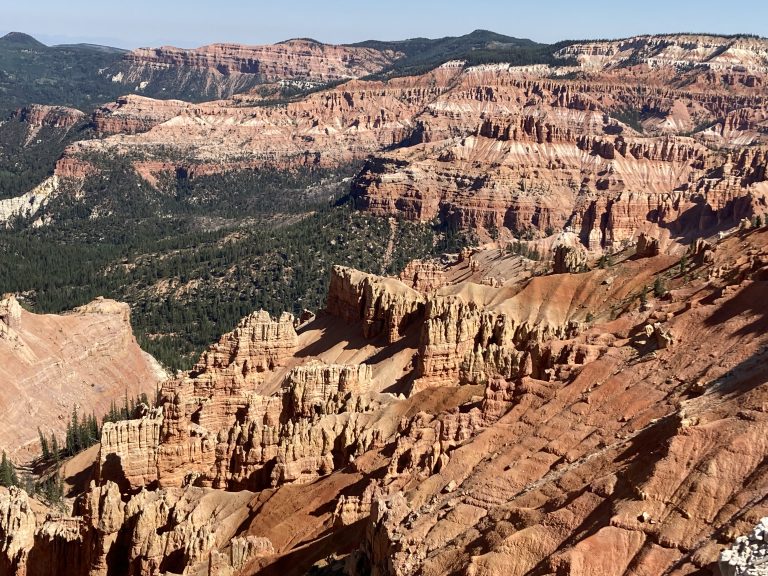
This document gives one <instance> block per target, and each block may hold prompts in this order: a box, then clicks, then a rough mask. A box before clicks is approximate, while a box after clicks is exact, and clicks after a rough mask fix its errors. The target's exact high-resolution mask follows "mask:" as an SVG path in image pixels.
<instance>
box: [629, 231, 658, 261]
mask: <svg viewBox="0 0 768 576" xmlns="http://www.w3.org/2000/svg"><path fill="white" fill-rule="evenodd" d="M660 250H661V249H660V247H659V239H658V238H652V237H650V236H647V235H646V234H644V233H641V234H640V236H639V237H638V238H637V247H636V249H635V254H636V255H637V256H638V257H640V258H651V257H653V256H658V255H659V252H660Z"/></svg>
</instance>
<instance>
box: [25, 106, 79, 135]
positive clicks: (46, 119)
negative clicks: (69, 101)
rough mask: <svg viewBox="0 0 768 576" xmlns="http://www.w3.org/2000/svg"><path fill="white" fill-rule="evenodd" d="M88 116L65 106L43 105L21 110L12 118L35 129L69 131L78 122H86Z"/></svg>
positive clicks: (26, 107)
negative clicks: (46, 128) (45, 127)
mask: <svg viewBox="0 0 768 576" xmlns="http://www.w3.org/2000/svg"><path fill="white" fill-rule="evenodd" d="M85 117H86V115H85V114H84V113H83V112H81V111H80V110H76V109H75V108H67V107H65V106H45V105H43V104H30V105H29V106H25V107H24V108H19V109H18V110H16V112H14V114H13V116H12V118H13V119H16V120H18V121H19V122H25V123H26V124H28V125H29V126H30V127H32V128H33V129H35V128H37V129H39V128H42V127H43V126H48V127H51V128H59V129H63V130H69V129H70V128H72V127H73V126H75V125H76V124H77V123H78V122H80V121H82V120H84V119H85Z"/></svg>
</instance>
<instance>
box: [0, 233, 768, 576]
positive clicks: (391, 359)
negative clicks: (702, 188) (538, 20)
mask: <svg viewBox="0 0 768 576" xmlns="http://www.w3.org/2000/svg"><path fill="white" fill-rule="evenodd" d="M569 240H570V237H568V236H565V237H563V238H562V239H561V241H562V243H561V244H560V245H562V246H568V242H569ZM646 244H647V242H646ZM651 252H653V251H651ZM614 258H615V261H616V263H615V264H611V265H608V266H605V267H602V268H601V267H595V268H593V269H592V270H591V271H580V272H579V273H569V272H564V273H562V274H549V275H536V274H535V270H532V269H530V268H528V269H527V273H526V272H521V267H520V264H521V261H520V257H519V256H513V255H509V254H507V255H502V254H499V253H498V250H497V249H488V250H478V251H476V252H474V253H465V254H463V255H462V258H461V259H460V260H459V261H458V262H457V263H455V264H453V265H451V266H448V267H442V268H439V267H438V265H437V264H435V263H433V264H432V265H431V266H428V267H426V268H428V269H429V270H430V275H432V276H436V275H438V273H439V276H440V277H441V283H442V286H441V287H439V288H432V289H430V290H429V291H428V292H426V293H421V292H418V291H417V290H415V289H413V288H410V287H408V286H406V285H405V284H404V283H403V282H401V281H398V280H394V279H386V278H378V277H375V276H371V275H367V274H362V273H358V272H355V271H353V270H349V269H345V268H340V267H337V268H335V269H334V271H333V276H332V279H331V284H330V289H329V295H328V311H327V312H326V313H325V314H319V315H318V316H317V318H315V319H314V320H312V321H310V322H309V323H307V324H304V325H302V326H301V327H300V328H298V329H297V330H294V329H293V321H292V318H291V317H290V316H288V315H285V316H283V317H281V318H279V319H272V318H269V317H268V316H267V315H265V314H263V313H256V314H254V315H252V316H251V317H249V318H247V319H245V320H244V321H243V322H242V323H241V325H240V326H239V327H238V328H237V329H236V330H235V331H234V332H233V333H230V334H228V335H225V336H224V337H222V339H221V341H220V342H219V343H217V344H216V345H214V346H213V347H211V349H210V350H209V351H208V352H207V353H206V354H204V355H203V357H202V358H201V361H200V362H199V363H198V365H197V366H196V367H195V369H194V370H193V371H191V372H189V373H187V374H185V375H183V376H181V377H179V378H176V379H173V380H169V381H167V382H166V383H165V384H164V385H163V387H162V402H161V406H160V407H158V408H157V409H155V410H153V411H151V412H150V413H148V414H147V415H146V416H145V417H144V418H143V419H139V420H133V421H128V422H120V423H117V424H114V425H108V426H106V427H105V428H104V433H103V437H102V445H101V454H100V458H99V469H100V474H99V480H98V482H97V483H95V484H93V485H92V486H91V487H90V488H89V489H88V490H86V491H85V492H83V493H82V494H81V495H80V496H79V497H78V499H77V502H76V505H75V511H74V512H75V516H74V517H71V518H68V517H58V516H56V515H53V516H52V515H49V514H48V515H47V513H46V511H45V509H43V508H41V507H40V505H39V504H38V503H36V502H35V501H32V500H29V499H28V498H27V497H26V496H25V495H24V494H23V493H21V492H19V491H11V492H10V493H8V494H5V493H3V494H0V511H2V514H0V535H2V534H4V535H5V536H4V537H3V539H2V548H0V562H3V563H4V564H2V565H3V566H5V567H9V566H13V567H14V569H15V570H17V572H19V573H24V572H23V570H27V573H28V574H32V573H34V574H38V573H39V574H47V573H56V572H52V570H58V569H60V570H62V571H65V572H66V573H68V574H77V575H80V574H106V573H109V567H110V566H114V562H117V561H119V562H120V563H121V565H124V566H129V567H130V569H131V571H132V572H133V573H136V574H153V573H156V572H158V571H171V572H175V573H181V572H183V571H184V570H186V571H187V572H188V573H193V574H198V573H201V574H205V573H206V571H209V572H210V571H211V570H214V571H215V570H219V571H220V572H218V573H221V574H231V575H236V574H243V575H245V574H258V573H261V572H262V570H265V571H267V572H269V571H274V570H277V569H279V568H280V567H281V566H283V567H284V566H285V565H286V563H290V564H291V566H293V567H294V569H295V570H297V571H299V572H301V571H304V572H306V571H307V570H309V569H310V568H311V567H312V565H314V564H315V563H317V562H327V561H328V558H329V557H330V556H331V555H336V557H337V558H341V560H340V561H339V562H340V563H346V566H347V569H348V571H349V572H350V573H352V574H363V573H371V574H379V575H394V574H413V573H416V572H423V573H428V574H432V573H435V574H437V573H445V572H447V571H448V572H458V573H465V572H466V573H475V574H496V573H505V574H520V575H524V574H539V573H545V574H561V573H563V574H584V575H586V574H590V575H603V574H605V575H607V574H614V575H615V574H621V575H625V574H626V575H627V576H629V575H630V574H638V573H647V574H661V573H669V574H690V573H695V572H697V571H699V572H701V573H707V571H711V570H716V565H717V561H718V558H719V555H720V552H721V551H722V550H723V549H724V548H725V547H726V544H727V543H728V542H730V541H732V540H733V539H734V538H735V537H736V536H738V535H739V534H743V533H747V532H748V531H749V530H751V528H752V526H754V525H755V524H758V522H759V521H760V518H762V517H763V516H765V515H766V513H768V508H766V506H765V505H764V502H763V501H764V498H763V496H764V495H765V493H766V490H768V485H767V484H766V482H765V481H764V479H765V478H766V477H767V476H766V474H765V470H764V468H765V462H766V461H767V459H766V456H768V443H766V441H765V438H766V426H768V420H767V419H766V417H765V409H764V408H765V406H764V404H765V398H766V389H765V381H766V376H767V374H766V363H765V362H764V355H765V350H766V349H768V338H767V337H766V336H765V335H766V334H768V331H766V328H767V327H768V326H766V317H765V314H764V310H763V309H762V308H761V306H760V302H762V300H763V299H764V291H765V283H766V281H768V232H766V230H765V229H761V230H756V231H751V230H743V231H740V232H734V233H731V235H726V236H725V237H723V238H722V239H720V240H719V241H715V242H713V243H709V244H705V243H704V242H701V243H700V245H697V246H694V247H693V248H692V249H691V253H690V255H689V258H688V263H684V267H685V270H684V273H682V274H679V273H678V268H679V263H678V260H677V258H673V257H670V256H666V255H664V254H658V255H652V253H648V251H644V252H643V253H642V254H638V255H637V257H634V255H633V253H632V251H631V250H629V251H624V252H621V253H617V254H615V255H614ZM587 264H588V266H587V267H590V266H593V264H594V263H593V262H592V261H589V260H588V261H587ZM424 267H425V266H424V264H423V263H421V264H414V265H413V266H412V267H411V268H410V269H411V270H412V271H413V270H417V269H422V268H424ZM504 270H507V272H506V273H505V272H504ZM523 270H525V268H524V267H523ZM490 274H493V275H494V276H493V277H494V278H497V281H496V282H494V283H490V284H489V283H485V282H483V281H482V280H483V279H484V278H487V277H488V276H489V275H490ZM521 275H522V279H520V278H521ZM657 277H661V278H663V281H664V282H665V283H666V285H667V288H668V293H667V295H665V296H664V297H663V298H655V297H654V296H653V295H650V294H649V295H648V302H646V303H645V304H644V305H642V306H639V301H638V298H639V295H640V293H641V292H642V291H643V288H644V287H647V286H649V285H651V284H653V283H654V280H655V278H657ZM505 278H506V279H505ZM15 310H17V309H16V307H12V306H7V307H6V312H4V313H3V315H2V317H3V318H4V319H5V320H4V322H6V325H9V324H13V323H14V322H17V320H15V319H16V318H17V317H18V316H19V314H18V313H17V312H15ZM410 310H415V311H416V314H414V315H412V316H410V321H409V322H408V323H407V324H405V325H404V324H401V323H400V322H399V321H396V320H395V321H394V322H390V320H392V319H401V318H404V317H405V316H404V315H403V314H404V313H405V312H406V311H410ZM21 320H22V322H23V321H24V316H23V312H22V313H21ZM372 326H376V327H377V328H376V329H375V330H371V327H372ZM400 326H403V328H404V329H403V330H402V331H400V330H399V329H397V330H392V329H390V327H400ZM742 548H743V546H742V547H741V548H739V547H738V546H737V549H738V550H739V551H738V552H733V553H730V554H731V555H730V556H729V555H728V554H726V555H725V556H724V557H726V559H727V558H734V559H736V558H737V556H736V555H737V553H738V554H740V555H741V556H744V555H745V554H746V552H745V551H744V550H742ZM299 550H300V554H299V553H297V552H298V551H299ZM750 550H751V549H750ZM750 554H751V553H750ZM741 556H738V558H741ZM750 557H751V556H750ZM745 558H746V556H745ZM64 561H66V568H63V567H62V566H63V565H62V562H64ZM734 561H736V560H734ZM738 562H741V560H738ZM738 562H737V563H738ZM745 562H751V560H749V558H747V559H746V560H745ZM739 565H741V564H739ZM745 565H746V564H745ZM40 566H46V567H47V568H40ZM337 567H340V564H338V565H337ZM39 569H41V570H43V571H35V570H39ZM46 570H49V571H48V572H46ZM59 573H64V572H59Z"/></svg>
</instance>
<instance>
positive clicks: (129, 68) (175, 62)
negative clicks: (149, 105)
mask: <svg viewBox="0 0 768 576" xmlns="http://www.w3.org/2000/svg"><path fill="white" fill-rule="evenodd" d="M399 56H400V54H398V53H396V52H392V51H379V50H375V49H371V48H355V47H348V46H334V45H329V44H321V43H320V42H315V41H312V40H302V39H297V40H288V41H286V42H280V43H279V44H273V45H266V46H244V45H242V44H211V45H209V46H202V47H200V48H195V49H191V50H184V49H181V48H174V47H172V46H163V47H161V48H139V49H136V50H133V51H131V52H129V53H127V54H126V55H125V56H124V57H123V59H122V61H121V62H119V63H118V64H116V65H114V66H112V67H111V68H108V69H106V70H103V71H101V73H102V74H105V75H109V76H110V77H111V79H112V81H113V82H117V83H120V84H123V85H125V86H126V89H127V90H135V91H136V92H139V93H147V94H154V95H159V94H161V93H162V90H163V89H164V88H165V87H167V86H171V85H172V87H173V90H174V93H190V94H195V95H196V99H206V98H207V99H214V98H227V97H230V96H232V95H234V94H236V93H240V92H246V91H248V90H250V89H252V88H254V87H256V86H258V85H260V84H266V83H272V82H284V83H288V84H290V83H295V84H297V85H306V86H314V85H319V84H324V83H327V82H331V81H334V80H340V79H346V78H356V77H360V76H367V75H368V74H372V73H374V72H378V71H380V70H381V69H382V68H384V67H385V66H386V65H388V64H390V63H392V62H393V61H394V60H395V59H397V58H398V57H399Z"/></svg>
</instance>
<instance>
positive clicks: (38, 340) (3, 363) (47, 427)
mask: <svg viewBox="0 0 768 576" xmlns="http://www.w3.org/2000/svg"><path fill="white" fill-rule="evenodd" d="M129 313H130V311H129V308H128V305H127V304H121V303H117V302H113V301H111V300H96V301H94V302H92V303H91V304H88V305H86V306H83V307H81V308H78V309H76V310H74V311H73V312H71V313H69V314H64V315H58V316H57V315H40V314H32V313H30V312H27V311H25V310H24V309H23V308H22V307H21V306H20V305H19V303H18V302H17V301H16V299H15V298H14V297H13V296H12V295H7V296H6V297H5V298H4V299H3V300H0V382H2V386H0V415H1V417H2V421H3V422H5V425H4V426H3V428H2V430H1V431H0V447H1V448H2V449H3V450H5V451H7V452H8V453H9V454H10V455H11V456H12V457H13V459H14V460H16V461H19V460H21V461H27V460H29V459H31V458H32V457H34V456H37V455H38V454H39V451H40V446H39V442H38V428H40V429H41V430H42V431H43V433H44V434H45V435H46V436H47V437H50V435H51V434H54V433H55V434H56V435H57V436H58V437H59V439H63V437H64V432H65V428H66V423H67V422H68V421H69V418H70V417H71V414H72V410H73V409H75V408H76V409H77V410H78V412H79V413H80V414H81V415H82V414H91V413H95V414H96V415H97V416H101V415H103V414H105V413H106V412H107V410H108V409H109V405H110V402H112V401H114V398H115V397H122V396H123V395H125V394H128V395H130V396H131V397H134V396H136V395H138V394H140V393H147V394H148V395H149V396H153V395H154V393H155V389H156V388H155V387H156V385H157V383H158V382H159V381H160V380H162V379H163V378H165V377H166V375H165V373H164V371H163V370H162V368H161V367H160V366H159V364H158V363H157V362H155V361H154V359H152V358H151V357H150V356H149V355H148V354H146V353H144V352H142V350H141V349H140V348H139V346H138V344H137V343H136V340H135V338H134V337H133V333H132V331H131V325H130V321H129Z"/></svg>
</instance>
